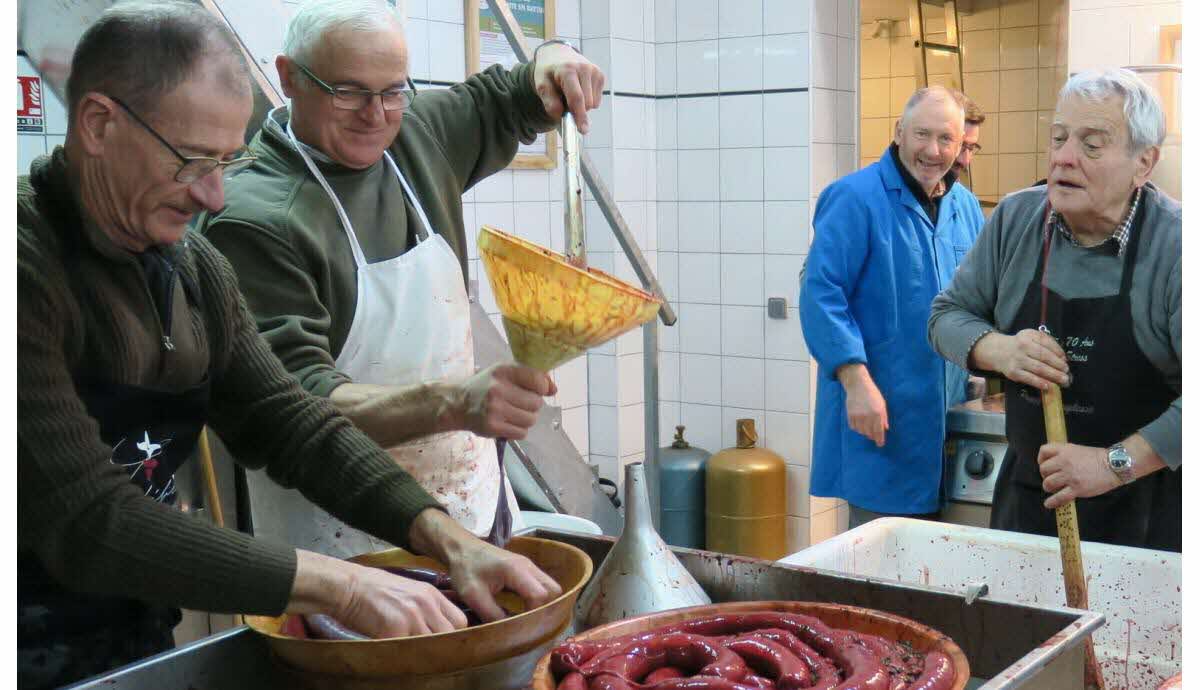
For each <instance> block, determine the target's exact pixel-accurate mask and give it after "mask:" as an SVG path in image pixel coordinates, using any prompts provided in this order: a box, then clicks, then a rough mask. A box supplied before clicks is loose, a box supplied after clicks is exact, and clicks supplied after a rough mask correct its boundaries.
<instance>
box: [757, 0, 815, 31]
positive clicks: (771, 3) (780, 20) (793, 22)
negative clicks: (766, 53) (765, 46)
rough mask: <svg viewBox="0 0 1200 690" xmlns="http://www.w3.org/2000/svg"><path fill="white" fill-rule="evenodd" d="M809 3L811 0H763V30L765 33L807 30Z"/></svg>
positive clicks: (808, 25)
mask: <svg viewBox="0 0 1200 690" xmlns="http://www.w3.org/2000/svg"><path fill="white" fill-rule="evenodd" d="M810 4H811V0H763V31H764V32H766V33H767V34H790V33H805V32H807V31H809V28H810V26H811V22H810V21H809V16H810V13H811V7H810Z"/></svg>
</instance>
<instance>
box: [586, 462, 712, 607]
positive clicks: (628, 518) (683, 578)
mask: <svg viewBox="0 0 1200 690" xmlns="http://www.w3.org/2000/svg"><path fill="white" fill-rule="evenodd" d="M711 603H712V600H711V599H710V598H709V597H708V595H707V594H705V593H704V590H703V589H701V587H700V585H699V584H697V583H696V580H695V578H693V577H692V575H691V573H689V572H688V571H687V570H686V569H684V567H683V564H682V563H680V562H679V559H678V558H676V557H675V554H674V553H672V552H671V549H670V547H668V546H667V545H666V543H664V542H663V540H662V537H660V536H658V532H655V531H654V525H653V523H652V522H651V520H650V498H649V496H648V494H647V491H646V470H645V467H644V466H643V465H642V463H640V462H634V463H630V464H628V465H626V466H625V528H624V529H623V530H622V531H621V538H620V539H618V540H617V543H616V544H614V545H613V547H612V550H611V551H609V552H608V556H606V557H605V559H604V562H603V563H601V564H600V568H599V569H598V570H597V571H596V574H595V576H594V577H592V581H591V582H590V583H589V584H588V586H587V587H586V588H585V589H584V590H583V594H581V595H579V602H578V603H577V604H576V606H575V617H576V620H577V621H578V623H579V625H580V627H581V628H590V627H593V626H596V625H601V624H603V623H610V622H612V621H618V620H623V619H626V618H630V617H633V616H640V615H642V614H646V613H654V612H656V611H666V610H667V609H677V608H682V607H685V606H701V605H704V604H711Z"/></svg>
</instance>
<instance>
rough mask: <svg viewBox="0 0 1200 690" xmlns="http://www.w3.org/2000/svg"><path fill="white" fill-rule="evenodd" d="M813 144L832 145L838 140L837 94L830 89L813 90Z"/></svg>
mask: <svg viewBox="0 0 1200 690" xmlns="http://www.w3.org/2000/svg"><path fill="white" fill-rule="evenodd" d="M808 96H809V98H811V99H812V140H813V143H826V144H832V143H833V142H834V141H835V140H836V139H837V118H838V113H837V93H836V92H834V91H830V90H829V89H816V88H814V89H811V90H810V91H809V92H808Z"/></svg>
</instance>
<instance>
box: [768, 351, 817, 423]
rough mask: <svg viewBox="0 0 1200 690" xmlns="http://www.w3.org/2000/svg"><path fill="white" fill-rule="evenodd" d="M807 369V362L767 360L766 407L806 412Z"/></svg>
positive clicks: (773, 409) (774, 409)
mask: <svg viewBox="0 0 1200 690" xmlns="http://www.w3.org/2000/svg"><path fill="white" fill-rule="evenodd" d="M808 370H809V365H808V362H786V361H781V360H774V359H769V360H767V364H766V372H767V376H766V381H767V384H766V409H768V410H772V411H775V412H808Z"/></svg>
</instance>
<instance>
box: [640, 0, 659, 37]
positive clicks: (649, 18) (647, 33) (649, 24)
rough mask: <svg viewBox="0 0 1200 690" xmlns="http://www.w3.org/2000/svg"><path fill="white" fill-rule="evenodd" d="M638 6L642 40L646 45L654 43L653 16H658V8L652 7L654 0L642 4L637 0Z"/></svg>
mask: <svg viewBox="0 0 1200 690" xmlns="http://www.w3.org/2000/svg"><path fill="white" fill-rule="evenodd" d="M638 4H640V5H641V6H642V40H643V41H645V42H646V43H654V42H655V40H657V39H655V38H654V24H655V20H654V17H655V15H657V14H658V8H657V7H655V5H654V0H649V1H648V2H643V1H642V0H638Z"/></svg>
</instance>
